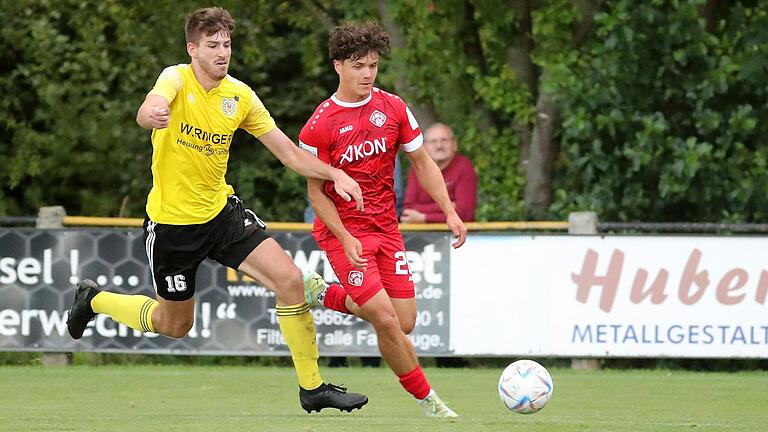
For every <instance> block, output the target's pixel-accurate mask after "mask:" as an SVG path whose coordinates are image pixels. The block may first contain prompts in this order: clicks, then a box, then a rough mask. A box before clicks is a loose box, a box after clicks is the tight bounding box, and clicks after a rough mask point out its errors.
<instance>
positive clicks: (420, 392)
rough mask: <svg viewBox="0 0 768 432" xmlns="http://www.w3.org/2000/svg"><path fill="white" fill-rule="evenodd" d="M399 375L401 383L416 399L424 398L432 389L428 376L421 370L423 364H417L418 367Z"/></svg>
mask: <svg viewBox="0 0 768 432" xmlns="http://www.w3.org/2000/svg"><path fill="white" fill-rule="evenodd" d="M398 377H399V378H400V385H401V386H403V388H404V389H405V391H407V392H408V393H410V394H412V395H413V397H415V398H416V399H419V400H421V399H424V398H425V397H427V396H428V395H429V391H430V390H431V389H432V388H431V387H430V386H429V383H428V382H427V377H425V376H424V371H422V370H421V366H416V369H414V370H412V371H410V372H407V373H405V374H403V375H398Z"/></svg>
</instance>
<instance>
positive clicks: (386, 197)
mask: <svg viewBox="0 0 768 432" xmlns="http://www.w3.org/2000/svg"><path fill="white" fill-rule="evenodd" d="M328 47H329V54H330V57H331V59H332V60H333V66H334V68H335V70H336V73H338V75H339V87H338V90H337V91H336V93H335V94H334V95H333V96H331V97H330V98H329V99H327V100H326V101H324V102H323V103H321V104H320V105H319V106H318V107H317V109H316V110H315V112H314V113H313V114H312V117H311V118H310V119H309V120H308V121H307V124H306V125H305V126H304V128H303V129H302V130H301V133H300V135H299V145H300V146H301V147H302V148H304V149H305V150H308V151H310V152H312V153H314V154H315V155H316V156H317V157H318V158H320V159H321V160H323V161H324V162H326V163H328V164H330V165H331V166H333V167H335V168H338V169H341V170H343V171H344V172H346V173H347V174H349V176H350V177H352V178H353V179H355V180H356V181H357V182H358V184H359V185H360V188H361V189H362V191H363V195H364V196H365V209H364V210H363V211H362V212H361V211H359V210H357V209H356V208H355V207H354V205H350V204H349V203H347V202H344V201H343V200H340V199H337V196H336V194H334V193H333V190H332V185H331V184H329V183H327V182H325V181H324V180H316V179H308V181H307V188H308V193H309V198H310V201H311V203H312V207H314V209H315V212H316V214H317V219H316V220H315V226H314V229H313V235H314V237H315V239H316V240H317V242H318V244H319V245H320V247H321V248H322V249H323V250H324V251H325V253H326V254H327V256H328V261H329V262H330V263H331V266H333V270H334V272H335V273H336V275H337V276H338V277H339V279H340V281H341V284H342V285H337V284H333V285H331V286H330V287H328V286H327V285H326V284H325V283H324V282H323V281H322V279H320V278H319V276H316V277H315V283H314V284H313V283H312V282H313V281H312V280H308V281H307V283H305V287H306V290H307V298H308V301H309V302H310V304H311V305H314V306H319V305H324V306H325V307H328V308H331V309H334V310H337V311H339V312H343V313H354V314H355V315H357V316H359V317H360V318H362V319H364V320H366V321H368V322H369V323H371V325H372V326H373V328H374V329H375V330H376V334H377V336H378V344H379V351H380V352H381V356H382V358H384V361H386V362H387V364H388V365H389V367H390V368H391V369H392V371H393V372H395V374H396V375H397V376H398V378H399V379H400V384H401V385H402V386H403V388H404V389H405V390H406V391H408V392H409V393H411V394H412V395H413V396H414V397H415V398H416V399H417V400H419V402H420V403H421V406H422V407H423V408H424V412H425V413H426V414H427V415H428V416H431V417H456V416H457V414H456V413H455V412H454V411H453V410H451V409H450V408H448V406H446V405H445V403H444V402H443V401H441V400H440V398H439V397H438V396H437V394H436V393H435V391H434V390H433V389H432V388H431V387H430V385H429V383H428V382H427V379H426V377H425V376H424V372H423V371H422V370H421V367H420V366H419V362H418V359H417V357H416V351H415V350H414V347H413V344H412V343H411V341H410V340H409V339H408V337H407V333H410V332H411V331H412V330H413V327H414V325H415V322H416V300H415V296H414V285H413V279H412V277H411V272H410V269H409V267H408V261H407V259H406V254H405V245H404V243H403V236H402V234H401V233H400V231H399V230H398V225H397V215H396V213H395V192H394V186H393V179H392V174H393V170H394V163H395V154H396V153H397V151H398V150H399V149H402V150H403V151H405V153H406V154H407V155H408V157H409V159H410V160H411V165H412V166H413V169H414V170H415V172H416V174H417V176H418V178H419V181H420V182H421V184H422V185H423V187H424V189H425V190H426V191H427V192H428V193H429V195H430V196H431V197H432V198H433V199H434V200H435V202H436V203H438V205H439V206H440V208H441V209H442V211H443V212H444V213H445V215H446V223H447V224H448V226H449V228H450V229H451V231H453V234H454V236H455V237H456V241H455V242H454V243H453V246H454V247H459V246H461V245H462V244H463V243H464V240H465V239H466V235H467V228H466V226H465V225H464V223H463V222H462V221H461V218H460V217H459V216H458V214H457V213H456V211H455V210H454V208H453V205H452V204H451V200H450V198H449V197H448V192H447V190H446V187H445V183H444V182H443V176H442V174H441V172H440V169H439V168H438V167H437V165H436V164H435V163H434V162H433V161H432V159H431V158H430V157H429V154H428V153H427V152H426V150H424V148H423V147H422V141H423V138H422V135H421V130H420V129H419V125H418V123H417V122H416V119H415V118H414V117H413V115H412V114H411V112H410V110H409V109H408V107H407V106H406V104H405V102H403V100H402V99H400V98H399V97H398V96H396V95H394V94H392V93H387V92H385V91H383V90H380V89H378V88H376V87H373V83H374V80H375V79H376V73H377V69H378V64H379V56H380V55H382V54H386V53H387V52H388V50H389V35H388V34H387V33H386V32H384V30H382V28H381V27H379V26H378V24H376V23H375V22H368V23H367V24H365V25H360V26H354V25H346V26H343V27H337V28H336V29H335V30H334V31H333V32H331V34H330V37H329V40H328ZM329 188H330V189H329Z"/></svg>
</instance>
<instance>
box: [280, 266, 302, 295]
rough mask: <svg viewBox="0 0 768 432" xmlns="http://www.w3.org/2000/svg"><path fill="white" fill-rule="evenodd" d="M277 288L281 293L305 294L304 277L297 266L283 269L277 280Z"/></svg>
mask: <svg viewBox="0 0 768 432" xmlns="http://www.w3.org/2000/svg"><path fill="white" fill-rule="evenodd" d="M275 285H276V286H275V290H276V291H277V292H278V293H280V294H288V293H298V294H301V295H302V296H303V293H304V279H303V277H302V275H301V270H299V268H298V267H296V266H291V267H290V268H288V269H286V270H285V271H283V272H282V273H281V274H280V276H279V277H278V278H277V279H276V281H275Z"/></svg>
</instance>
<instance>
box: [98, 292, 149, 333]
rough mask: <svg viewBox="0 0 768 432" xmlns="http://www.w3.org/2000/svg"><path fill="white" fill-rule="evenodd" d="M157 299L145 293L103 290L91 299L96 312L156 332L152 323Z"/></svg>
mask: <svg viewBox="0 0 768 432" xmlns="http://www.w3.org/2000/svg"><path fill="white" fill-rule="evenodd" d="M157 305H158V303H157V300H155V299H151V298H149V297H147V296H144V295H127V294H117V293H113V292H109V291H102V292H100V293H98V294H96V295H95V296H94V297H93V299H91V308H93V311H94V312H96V313H102V314H107V315H109V316H111V317H112V319H113V320H115V321H117V322H119V323H122V324H125V325H127V326H128V327H130V328H132V329H134V330H138V331H141V332H145V333H146V332H151V333H154V332H155V327H154V326H153V325H152V311H154V310H155V308H156V307H157Z"/></svg>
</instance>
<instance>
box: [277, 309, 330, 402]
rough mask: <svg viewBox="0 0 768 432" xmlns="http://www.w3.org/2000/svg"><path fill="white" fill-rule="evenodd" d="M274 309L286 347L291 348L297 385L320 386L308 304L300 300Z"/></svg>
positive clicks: (304, 386)
mask: <svg viewBox="0 0 768 432" xmlns="http://www.w3.org/2000/svg"><path fill="white" fill-rule="evenodd" d="M275 309H276V312H277V319H278V321H279V322H280V331H282V332H283V337H284V338H285V341H286V342H287V343H288V349H289V350H291V358H293V366H294V367H295V368H296V375H297V376H298V377H299V385H300V386H301V387H302V388H304V389H306V390H314V389H316V388H318V387H320V384H322V383H323V379H322V378H321V377H320V368H318V367H317V359H318V358H319V357H320V354H319V353H318V351H317V341H316V340H315V322H314V320H313V319H312V314H311V313H309V305H307V302H302V303H299V304H295V305H291V306H277V308H275Z"/></svg>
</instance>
